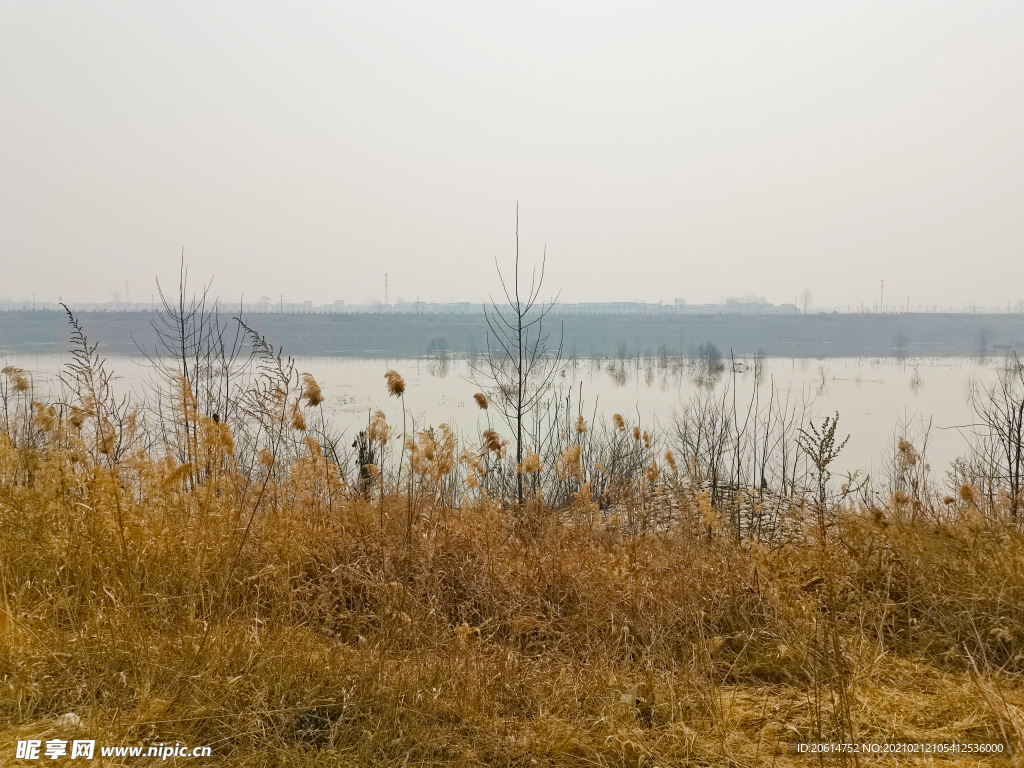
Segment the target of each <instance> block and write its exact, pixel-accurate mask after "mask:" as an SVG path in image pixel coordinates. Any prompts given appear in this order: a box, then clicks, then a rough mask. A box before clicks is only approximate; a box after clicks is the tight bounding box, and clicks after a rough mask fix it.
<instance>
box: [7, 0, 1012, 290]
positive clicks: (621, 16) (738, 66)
mask: <svg viewBox="0 0 1024 768" xmlns="http://www.w3.org/2000/svg"><path fill="white" fill-rule="evenodd" d="M1022 52H1024V3H1022V2H1020V0H1013V1H1012V2H979V1H978V0H970V2H968V1H967V0H956V1H955V2H946V1H942V0H929V1H928V2H898V1H897V0H887V1H886V2H864V1H863V0H861V1H858V2H827V1H826V0H814V1H813V2H776V3H770V2H765V1H764V0H759V1H756V2H720V1H717V0H716V2H707V1H704V2H692V3H683V2H678V1H676V2H666V3H661V4H657V3H640V2H628V3H627V2H622V3H619V2H600V1H595V0H587V2H574V3H567V2H552V0H545V1H544V2H531V1H527V2H524V1H523V0H520V2H516V3H496V2H481V1H480V0H476V1H475V2H464V3H456V2H430V3H424V2H396V3H385V2H369V3H367V2H362V3H355V2H351V3H338V2H335V3H319V4H318V3H312V2H305V3H297V4H296V3H267V2H254V1H253V0H247V2H238V3H216V2H209V0H204V2H183V1H182V0H175V2H159V3H156V2H152V3H147V2H140V1H139V0H132V2H123V3H116V2H102V0H89V2H80V1H76V2H65V3H58V2H40V1H39V0H32V1H25V2H20V1H12V0H0V259H2V264H3V268H2V270H0V297H12V298H25V297H30V296H31V294H32V293H33V292H35V293H36V295H37V296H38V297H39V298H40V299H47V300H51V301H52V300H54V299H56V297H57V296H58V295H61V296H63V297H64V298H65V300H67V299H75V300H82V301H86V300H92V301H96V300H98V301H103V300H109V299H110V298H111V296H112V293H113V292H114V291H119V292H120V293H121V294H122V295H123V293H124V284H125V282H128V283H130V284H131V295H132V299H133V300H142V299H148V298H149V294H150V293H151V292H152V290H153V286H154V279H155V278H156V277H158V276H159V277H161V278H162V279H164V280H167V281H173V280H174V279H175V276H176V269H177V262H178V259H179V254H180V252H181V249H182V248H183V247H184V249H185V258H186V261H187V262H188V263H189V264H190V265H191V270H192V274H193V275H194V276H195V277H196V279H208V278H210V277H212V278H214V287H215V290H216V291H217V292H218V293H219V294H220V295H221V296H222V297H228V296H232V297H237V296H238V295H239V294H241V293H243V292H244V293H245V295H246V297H247V298H249V299H256V298H258V297H259V296H260V295H264V294H266V295H272V296H274V297H275V298H276V297H277V296H278V295H280V294H282V293H283V294H284V297H285V300H286V301H301V300H312V301H315V302H317V303H321V302H327V301H333V300H335V299H344V300H346V301H349V302H362V301H366V300H369V299H371V298H383V291H384V286H383V283H384V273H385V272H387V273H389V275H390V298H391V299H392V301H394V300H395V299H396V298H398V297H399V296H401V297H403V298H404V299H406V300H413V299H415V298H416V297H419V298H420V299H421V300H450V299H452V298H455V299H457V300H469V301H478V300H481V299H483V298H484V297H485V296H486V295H487V294H488V293H489V292H493V291H494V290H495V289H496V288H497V287H498V283H497V279H496V276H495V272H494V258H495V257H497V258H498V259H499V261H500V262H501V263H502V264H505V265H507V264H508V263H509V261H510V259H511V257H512V256H513V254H514V248H515V206H516V201H517V200H518V201H519V205H520V234H521V239H520V243H521V252H522V254H523V257H524V258H525V260H526V261H527V262H530V261H535V260H538V259H539V257H540V254H541V252H542V249H543V247H544V246H545V245H546V246H547V253H548V266H549V269H548V285H549V286H550V288H551V292H554V291H556V290H559V289H560V290H561V295H562V298H563V299H564V300H567V301H614V300H632V299H643V300H648V301H657V300H659V299H664V300H668V301H671V300H672V299H673V298H674V297H677V296H679V297H685V298H686V299H687V300H688V301H690V302H696V301H717V300H719V299H720V298H722V297H724V296H728V295H735V294H743V293H755V294H760V295H763V296H765V297H767V298H768V299H769V300H770V301H774V302H785V301H792V300H793V297H794V296H795V295H796V294H798V293H800V292H801V291H802V290H803V289H804V288H805V287H809V288H810V289H811V290H812V291H813V293H814V297H815V301H816V303H821V304H830V305H831V304H847V303H859V302H861V301H864V302H868V303H870V302H872V301H876V300H877V296H878V289H879V280H881V279H882V278H884V279H885V285H886V301H887V303H888V302H890V301H893V302H895V301H897V300H899V301H905V300H906V297H907V296H909V297H910V300H911V302H912V303H915V304H916V303H925V302H927V303H929V304H931V303H951V302H957V303H959V302H962V301H965V300H968V299H973V300H975V301H984V302H990V303H998V304H1001V305H1003V306H1005V304H1006V302H1007V301H1008V300H1010V299H1012V300H1013V301H1014V302H1016V301H1017V300H1018V299H1022V298H1024V53H1022Z"/></svg>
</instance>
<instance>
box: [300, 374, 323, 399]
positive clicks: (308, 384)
mask: <svg viewBox="0 0 1024 768" xmlns="http://www.w3.org/2000/svg"><path fill="white" fill-rule="evenodd" d="M302 398H303V399H305V401H306V402H307V403H308V404H309V405H310V406H314V407H315V406H317V405H320V403H322V402H323V401H324V396H323V393H322V392H321V391H320V385H319V384H317V383H316V379H314V378H313V375H312V374H310V373H304V374H302Z"/></svg>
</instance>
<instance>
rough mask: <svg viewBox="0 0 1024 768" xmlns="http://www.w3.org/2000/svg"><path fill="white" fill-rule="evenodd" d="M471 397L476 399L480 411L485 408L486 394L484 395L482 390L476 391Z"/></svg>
mask: <svg viewBox="0 0 1024 768" xmlns="http://www.w3.org/2000/svg"><path fill="white" fill-rule="evenodd" d="M473 399H474V400H476V404H477V407H478V408H479V409H480V410H481V411H486V410H487V395H485V394H484V393H483V392H477V393H476V394H475V395H473Z"/></svg>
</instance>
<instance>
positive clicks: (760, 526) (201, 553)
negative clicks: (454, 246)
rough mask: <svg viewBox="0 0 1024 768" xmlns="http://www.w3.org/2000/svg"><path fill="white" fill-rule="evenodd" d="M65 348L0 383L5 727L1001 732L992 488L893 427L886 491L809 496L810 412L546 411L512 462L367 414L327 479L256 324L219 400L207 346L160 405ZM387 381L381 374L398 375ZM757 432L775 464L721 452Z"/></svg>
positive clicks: (621, 747) (232, 742) (1000, 618)
mask: <svg viewBox="0 0 1024 768" xmlns="http://www.w3.org/2000/svg"><path fill="white" fill-rule="evenodd" d="M79 341H80V342H81V349H80V355H79V357H78V358H77V363H76V365H77V368H73V369H71V370H69V372H68V373H67V375H66V376H65V388H64V392H63V394H62V395H60V396H56V395H55V396H54V397H53V398H52V399H51V400H47V399H39V400H37V399H36V395H35V393H34V391H33V386H32V382H31V379H30V377H29V376H28V375H27V374H25V372H23V371H19V370H13V369H4V371H3V381H2V382H0V398H2V414H0V418H2V422H0V600H2V602H0V607H2V609H3V610H2V613H0V620H2V622H3V624H2V626H0V674H2V675H3V683H4V688H3V693H2V694H0V712H2V713H3V714H2V716H3V722H4V723H5V726H4V727H3V734H4V739H3V747H2V749H4V750H7V749H11V750H13V746H9V745H12V744H13V742H14V740H16V739H17V738H30V737H31V738H42V739H46V738H54V737H60V738H74V737H75V735H74V734H72V733H71V732H69V729H68V728H67V727H59V726H58V725H57V724H56V719H57V718H58V717H59V716H60V715H62V714H64V713H66V712H74V713H76V714H77V715H79V716H80V717H81V724H80V726H79V729H80V730H79V731H78V732H79V733H81V734H88V737H89V738H96V739H98V740H100V741H103V742H104V743H133V744H136V743H142V744H148V743H153V742H160V741H163V742H172V743H173V742H174V741H182V742H186V743H189V744H193V745H198V744H209V745H211V746H212V748H213V754H214V756H215V759H214V760H213V761H212V763H210V764H220V765H252V766H270V765H310V766H312V765H325V764H326V765H395V766H398V765H436V764H450V765H467V766H468V765H495V766H520V765H522V766H528V765H552V766H556V765H557V766H576V765H608V766H642V765H646V766H655V765H657V766H667V765H682V764H686V763H688V762H691V763H694V764H701V765H717V764H723V765H725V764H730V765H751V766H753V765H761V764H778V765H787V764H802V763H803V762H804V760H805V759H804V758H796V757H793V756H791V755H788V754H787V753H786V751H785V746H786V744H787V743H788V742H791V741H795V740H799V739H829V740H846V739H850V738H854V737H855V738H858V739H869V740H894V739H898V740H915V741H916V740H924V739H928V740H933V739H934V740H951V739H995V740H999V741H1003V742H1006V743H1009V744H1015V745H1016V747H1017V749H1018V750H1020V749H1024V678H1022V675H1024V536H1022V533H1021V530H1020V528H1019V520H1018V519H1017V516H1016V512H1017V509H1018V503H1019V499H1011V498H1009V497H1008V496H1007V495H1006V493H1005V491H1006V488H1001V487H1000V484H999V481H998V477H996V478H995V479H992V478H990V480H991V482H990V483H989V484H988V485H986V486H985V487H984V488H981V487H980V486H979V484H978V483H979V478H978V477H977V476H976V475H977V472H978V471H979V470H978V467H979V466H983V465H979V464H977V463H965V464H964V465H963V466H962V467H961V470H960V474H959V475H956V479H955V482H957V483H960V481H961V480H962V483H961V485H962V487H960V486H959V485H958V486H957V487H956V488H955V489H951V492H950V493H948V494H946V495H945V496H944V497H943V494H941V493H939V492H938V490H937V489H936V488H934V487H931V486H929V485H928V484H927V481H921V476H920V475H919V472H920V471H921V465H922V464H923V463H924V461H923V458H921V455H920V454H921V452H922V451H923V449H922V448H921V446H918V448H915V447H914V445H913V444H912V443H911V442H910V440H905V441H904V442H905V443H906V444H905V445H904V444H903V443H899V444H898V445H897V447H896V451H895V452H896V454H897V455H896V456H895V457H894V460H893V467H892V469H891V471H890V478H889V481H888V484H887V487H886V488H885V489H879V492H877V493H869V492H868V491H867V490H866V489H865V487H864V485H863V483H858V482H857V480H856V478H847V481H848V482H847V483H845V484H844V485H843V486H842V487H841V488H835V487H834V486H835V483H833V482H831V480H830V476H829V474H828V465H829V463H830V461H831V458H830V457H834V455H835V453H837V452H838V451H839V450H840V449H841V446H842V441H841V440H840V439H837V438H836V434H835V428H836V424H835V421H834V420H829V421H827V422H826V423H825V424H824V425H821V426H818V427H811V428H808V429H806V430H802V429H801V430H800V431H799V432H796V431H793V428H791V427H792V425H791V424H789V422H785V421H784V422H783V423H784V424H787V425H788V426H786V427H785V428H784V430H783V431H782V432H779V433H775V432H770V431H769V432H765V434H764V435H762V436H761V437H758V434H757V433H756V432H755V434H754V435H753V438H752V439H751V438H749V437H747V436H744V434H741V433H740V431H739V430H738V429H737V428H736V426H735V425H736V423H737V422H736V421H730V422H729V423H727V424H720V423H719V419H720V418H721V417H722V413H720V412H714V413H713V412H712V411H711V410H709V406H708V407H697V406H695V409H694V410H691V411H690V412H688V413H689V416H688V417H686V418H683V417H681V418H683V421H682V422H681V423H680V424H679V425H678V427H677V429H676V432H675V436H674V437H673V438H672V440H671V441H670V442H671V446H670V445H668V444H666V443H665V441H664V436H661V435H660V433H659V432H658V431H657V430H655V429H654V428H653V426H652V425H647V426H648V430H646V431H644V430H643V429H642V426H641V425H632V427H629V425H627V422H626V420H625V419H624V418H623V417H622V416H621V415H619V414H616V415H615V419H614V424H613V425H608V424H603V425H601V424H599V423H597V422H595V421H594V420H591V421H590V424H589V425H588V423H587V421H586V420H584V418H583V416H582V413H581V412H579V413H571V412H568V411H553V412H551V413H550V414H549V416H548V418H549V425H553V426H551V428H550V429H547V430H546V431H544V432H543V434H542V435H541V437H543V444H542V442H541V441H540V440H537V442H536V447H535V448H530V449H528V450H526V451H525V456H523V457H519V458H520V460H519V464H518V467H517V464H516V460H515V457H513V456H511V455H509V456H507V457H506V455H505V448H506V443H505V441H504V440H503V438H502V437H501V436H500V435H499V434H498V433H497V432H496V431H494V430H488V433H487V434H486V435H485V437H484V440H483V443H482V444H480V445H477V444H473V443H471V442H466V441H461V445H460V440H459V439H458V437H457V436H456V435H454V434H453V433H452V432H451V430H449V429H448V428H447V427H446V426H444V425H439V426H438V427H436V428H433V429H426V430H419V431H417V432H416V434H414V435H412V434H410V435H405V434H397V433H396V431H395V430H393V429H392V428H391V427H390V426H389V425H387V424H386V422H385V421H384V419H383V415H382V414H380V415H378V416H377V417H375V418H374V420H373V421H372V422H371V424H370V426H369V427H368V429H367V431H366V433H364V434H363V435H361V439H362V440H363V443H362V444H361V448H360V457H361V458H360V460H359V466H358V470H357V471H356V472H355V473H352V469H353V468H354V466H355V465H353V463H352V457H351V456H350V455H349V454H347V453H342V452H340V451H339V449H338V445H339V442H338V439H336V438H333V437H332V435H331V432H330V428H329V424H328V423H327V422H326V421H325V420H324V417H323V411H322V406H321V402H322V395H321V393H320V389H319V387H318V386H317V384H316V382H315V380H314V379H313V378H312V377H311V376H309V375H308V374H307V375H305V376H300V375H299V374H298V373H297V372H295V371H294V370H293V369H292V368H291V367H290V366H289V364H288V361H287V360H286V359H284V358H283V357H282V356H281V355H280V354H279V353H278V354H277V355H274V354H272V352H273V351H272V350H270V349H269V347H267V346H266V345H265V344H263V343H262V340H260V339H259V338H258V337H257V336H256V335H255V334H252V336H251V343H252V345H253V348H254V349H255V355H256V356H255V358H254V359H253V361H254V362H253V367H252V368H251V369H250V373H249V374H248V375H247V376H245V375H243V376H238V375H236V374H232V376H233V377H234V378H233V379H232V382H233V383H231V384H229V385H227V386H226V388H224V389H221V390H217V392H219V393H220V394H218V397H219V398H220V400H219V401H218V402H221V403H222V405H221V406H220V408H221V410H220V413H221V414H225V413H226V414H229V416H227V417H222V416H220V415H216V416H215V415H213V414H212V413H208V412H207V406H206V405H203V403H204V398H208V391H206V392H205V393H204V390H203V388H202V387H201V386H199V384H198V383H197V382H201V381H206V379H205V378H203V377H204V376H205V375H206V373H209V371H211V370H212V371H214V373H212V374H210V377H211V378H217V376H218V375H223V369H217V368H216V366H213V367H212V368H211V367H210V366H209V363H210V359H211V358H209V357H207V358H204V359H205V360H206V364H204V365H207V367H204V365H200V366H199V371H200V374H201V375H200V376H199V377H198V378H193V379H190V378H189V377H188V376H186V375H183V374H181V373H180V372H179V371H178V369H177V368H175V367H174V366H173V365H170V366H169V369H168V370H169V373H168V376H167V377H166V378H165V379H163V380H162V381H163V384H161V385H160V386H162V389H159V391H160V392H161V393H162V394H161V399H160V400H159V402H160V405H161V407H160V408H159V409H158V408H156V407H154V404H153V402H147V403H137V404H134V403H131V402H128V401H117V400H116V399H114V398H113V397H112V395H111V394H110V392H109V388H104V387H105V385H104V382H106V381H109V376H108V375H107V373H106V372H105V370H104V367H103V363H102V361H101V360H100V359H99V358H98V357H97V356H96V355H95V348H90V347H89V346H88V344H87V343H86V342H85V338H84V336H82V337H81V339H80V340H79ZM187 370H191V371H193V372H194V371H195V369H194V368H191V369H187ZM216 370H221V374H217V373H216ZM232 370H233V369H232ZM392 373H393V372H389V375H388V377H387V390H384V389H383V388H382V396H383V395H384V394H385V392H387V391H390V393H391V394H393V395H399V396H402V397H403V398H406V397H410V396H414V392H412V391H408V390H405V388H404V383H403V384H401V385H399V383H398V382H400V377H398V378H397V379H396V378H395V377H397V376H398V374H396V373H395V374H394V375H391V374H392ZM704 405H705V406H707V405H708V404H707V403H705V404H704ZM687 419H688V420H687ZM754 423H756V418H755V420H754ZM715 425H718V427H715ZM716 430H717V431H716ZM787 430H788V431H787ZM718 432H721V434H722V439H721V441H720V444H716V446H717V447H715V446H713V447H712V448H711V449H710V450H712V451H717V452H718V454H719V456H718V458H717V459H715V457H713V456H712V455H711V454H710V453H708V450H709V448H708V444H707V442H706V437H707V436H708V435H713V434H717V433H718ZM538 434H540V433H539V432H537V433H534V434H532V435H531V437H532V438H533V439H536V438H537V435H538ZM769 434H771V435H775V437H778V438H779V440H781V439H782V438H783V437H786V436H787V435H788V436H789V438H791V439H790V440H789V443H790V447H789V448H788V449H787V450H789V451H799V455H800V456H801V457H802V459H800V460H799V461H798V460H795V459H793V454H791V453H785V452H782V449H781V448H779V449H778V452H772V453H770V456H769V458H768V459H765V457H764V456H763V455H762V454H757V453H756V452H755V453H754V454H753V456H752V457H751V456H749V455H748V453H746V450H747V449H746V448H744V446H749V445H757V444H761V442H762V440H763V441H764V445H767V444H768V442H769V440H768V435H769ZM780 436H781V437H780ZM775 437H773V438H772V440H775ZM773 444H774V443H773ZM837 444H838V446H839V447H838V448H837V447H836V445H837ZM773 451H774V449H773ZM396 454H398V462H397V464H398V466H393V463H395V462H394V458H395V455H396ZM993 455H995V456H996V458H998V455H997V454H993ZM723 457H724V458H723ZM730 457H731V458H730ZM744 457H747V458H744ZM659 458H660V459H661V463H660V464H659V463H658V459H659ZM677 459H678V461H677ZM715 462H718V463H715ZM712 464H714V466H715V467H716V469H715V472H716V473H717V474H716V475H715V480H714V482H715V486H714V488H712V486H711V479H710V477H711V476H710V474H708V472H709V467H711V466H712ZM748 465H749V467H750V468H752V469H751V470H750V471H752V472H753V474H752V475H751V474H750V473H749V472H748V471H747V470H745V469H742V467H743V466H748ZM769 466H777V467H778V466H781V467H782V469H781V472H782V473H783V474H782V480H781V482H779V483H778V485H779V490H777V491H772V489H771V486H772V485H773V484H775V483H776V478H775V476H774V475H772V474H771V473H770V472H768V471H767V470H766V469H765V468H766V467H769ZM371 467H372V469H370V468H371ZM403 469H404V474H402V470H403ZM797 470H799V471H797ZM794 472H795V473H796V474H794ZM971 472H974V473H975V474H974V475H971ZM965 473H966V474H965ZM350 474H351V475H353V476H351V477H350ZM968 475H969V477H968ZM520 488H524V489H526V490H528V493H523V494H522V495H523V496H524V501H523V502H522V503H521V504H520V503H518V501H517V499H518V497H519V495H520V493H521V492H520V490H519V489H520ZM940 498H941V501H940V500H939V499H940ZM768 518H770V520H768ZM766 520H768V522H766ZM755 523H756V524H755ZM759 532H760V533H759ZM5 754H11V755H13V752H9V753H5ZM832 762H834V763H838V762H840V760H839V759H838V758H833V761H832ZM851 763H852V761H851ZM880 764H885V761H880ZM971 764H972V765H977V764H979V763H978V762H977V761H972V762H971Z"/></svg>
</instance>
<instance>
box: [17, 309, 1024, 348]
mask: <svg viewBox="0 0 1024 768" xmlns="http://www.w3.org/2000/svg"><path fill="white" fill-rule="evenodd" d="M153 316H154V315H153V313H150V312H81V313H76V317H77V318H78V319H79V322H80V323H81V324H82V327H83V330H84V331H85V333H86V334H87V335H88V337H89V340H90V341H91V342H99V343H100V349H101V351H104V352H108V353H115V354H125V353H130V352H134V351H136V350H137V344H139V345H142V346H143V347H146V348H152V346H153V344H154V342H155V339H156V337H155V334H154V331H153V329H152V327H151V326H150V319H151V318H152V317H153ZM233 316H234V313H231V312H225V313H223V314H222V315H221V317H222V318H224V319H228V320H230V319H231V318H232V317H233ZM245 320H246V322H247V323H248V324H249V325H250V326H251V327H252V328H254V329H256V330H257V331H258V332H259V333H260V334H262V335H263V336H265V338H266V340H267V341H268V342H269V343H271V344H274V345H275V346H283V347H284V351H285V353H286V354H292V355H327V356H331V355H336V356H346V357H396V356H409V357H415V356H419V355H424V354H431V353H439V352H455V353H466V352H471V351H477V352H480V351H484V350H486V348H487V324H486V322H485V320H484V317H483V315H482V314H451V315H443V314H431V315H426V314H422V315H421V314H404V315H403V314H355V313H343V314H342V313H339V314H317V313H302V312H294V313H288V312H285V313H277V312H275V313H247V314H246V315H245ZM545 330H548V331H550V332H551V339H550V342H549V346H551V347H553V348H557V346H558V339H559V336H560V335H563V350H564V353H565V354H566V355H571V354H574V355H577V356H579V357H593V356H608V355H612V356H628V357H636V356H647V355H653V356H657V355H660V354H668V355H679V354H690V353H692V352H693V351H695V350H696V349H697V347H698V346H700V345H701V344H705V343H708V342H710V343H712V344H714V345H716V346H717V347H718V348H719V349H720V350H721V351H722V352H723V354H728V352H729V351H730V350H732V351H733V353H734V354H737V355H749V354H755V353H757V352H763V353H764V354H766V355H770V356H772V357H806V358H823V357H864V356H891V357H904V356H910V357H921V356H944V357H979V356H985V355H994V354H1005V353H1007V352H1010V351H1017V352H1018V353H1022V352H1024V315H1020V314H998V315H995V314H992V315H969V314H911V313H907V314H838V313H836V314H809V315H583V316H581V315H551V316H550V317H549V318H548V320H547V321H546V322H545ZM69 338H70V334H69V327H68V323H67V317H66V315H64V313H62V312H57V311H46V310H44V311H26V310H15V311H0V351H3V352H7V353H32V352H35V353H40V352H61V351H64V350H66V349H68V347H69Z"/></svg>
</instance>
